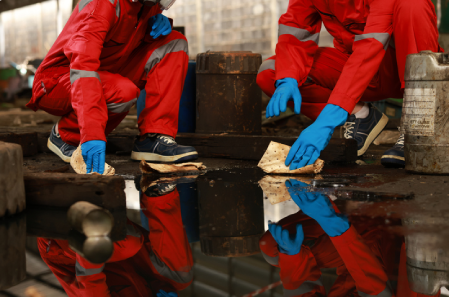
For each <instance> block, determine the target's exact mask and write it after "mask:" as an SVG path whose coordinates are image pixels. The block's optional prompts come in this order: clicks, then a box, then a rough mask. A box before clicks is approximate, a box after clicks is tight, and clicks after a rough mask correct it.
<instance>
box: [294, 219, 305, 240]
mask: <svg viewBox="0 0 449 297" xmlns="http://www.w3.org/2000/svg"><path fill="white" fill-rule="evenodd" d="M303 241H304V230H303V229H302V225H301V224H298V225H296V238H295V243H296V244H297V245H301V244H302V242H303Z"/></svg>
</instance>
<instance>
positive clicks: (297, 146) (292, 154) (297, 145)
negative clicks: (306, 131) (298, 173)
mask: <svg viewBox="0 0 449 297" xmlns="http://www.w3.org/2000/svg"><path fill="white" fill-rule="evenodd" d="M300 147H301V141H300V138H298V139H297V140H296V141H295V143H294V144H293V146H292V147H291V148H290V151H289V152H288V155H287V159H285V166H290V164H291V163H292V161H293V159H294V158H295V156H296V153H297V152H298V150H299V149H300Z"/></svg>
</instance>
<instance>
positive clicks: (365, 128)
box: [343, 104, 388, 156]
mask: <svg viewBox="0 0 449 297" xmlns="http://www.w3.org/2000/svg"><path fill="white" fill-rule="evenodd" d="M387 123H388V117H387V116H386V115H384V114H383V113H382V112H380V111H379V110H378V109H377V108H376V107H374V106H373V105H372V104H369V114H368V116H367V117H366V118H364V119H357V118H356V117H355V115H353V114H352V115H350V116H349V118H348V120H347V122H346V123H345V125H344V126H343V128H345V135H344V136H345V138H346V139H355V140H356V141H357V149H358V150H357V155H358V156H361V155H363V154H364V153H365V152H366V150H367V149H368V147H369V146H370V145H371V143H372V142H373V141H374V140H375V139H376V137H377V136H379V134H380V132H382V130H383V129H384V128H385V126H386V125H387Z"/></svg>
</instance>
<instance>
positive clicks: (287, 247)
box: [259, 180, 440, 297]
mask: <svg viewBox="0 0 449 297" xmlns="http://www.w3.org/2000/svg"><path fill="white" fill-rule="evenodd" d="M286 185H287V188H288V191H289V193H290V195H291V196H292V199H293V200H294V201H295V203H296V204H297V205H298V206H299V207H300V208H301V211H300V212H298V213H296V214H293V215H291V216H289V217H286V218H284V219H282V220H281V221H279V222H278V223H277V224H274V223H271V222H269V231H267V232H266V233H265V234H264V235H263V237H262V238H261V239H260V241H259V244H260V249H261V251H262V254H263V256H264V258H265V260H266V261H267V262H268V263H269V264H271V265H274V266H276V267H280V269H281V270H280V277H281V280H282V285H283V287H284V296H287V297H293V296H302V297H306V296H329V297H331V296H332V297H348V296H363V297H367V296H381V297H389V296H397V297H418V296H419V297H424V296H426V295H422V294H417V293H415V292H412V291H411V290H410V288H409V285H408V278H407V271H406V261H405V259H406V255H405V246H404V244H403V242H402V239H400V238H396V239H391V237H390V236H388V234H386V233H385V231H382V230H380V229H379V228H378V226H379V225H382V223H381V222H378V221H371V222H370V223H368V224H367V223H366V222H363V221H361V222H356V221H354V222H351V223H350V222H349V220H348V218H347V217H345V216H343V215H342V214H340V213H339V211H338V209H337V207H336V206H335V204H333V202H332V201H331V200H330V199H329V198H328V197H327V196H325V195H323V194H320V193H316V192H315V193H313V192H312V193H310V192H307V189H306V188H305V187H307V185H305V184H303V183H301V182H298V181H294V180H290V181H287V182H286ZM352 223H354V224H352ZM398 239H399V240H398ZM401 245H402V248H401ZM399 255H400V257H399ZM399 258H400V261H399ZM398 267H399V272H398ZM321 268H337V275H338V278H337V280H336V281H335V283H334V285H333V286H332V288H331V290H330V291H329V293H328V294H326V291H325V289H324V286H323V283H322V282H321V271H320V269H321ZM392 280H394V281H397V289H396V290H395V289H394V288H393V287H392V286H391V283H390V281H392ZM436 296H440V294H439V293H438V294H437V295H436Z"/></svg>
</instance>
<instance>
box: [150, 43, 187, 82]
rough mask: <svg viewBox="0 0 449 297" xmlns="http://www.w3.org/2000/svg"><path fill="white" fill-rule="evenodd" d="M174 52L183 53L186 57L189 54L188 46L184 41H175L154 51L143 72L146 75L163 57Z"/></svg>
mask: <svg viewBox="0 0 449 297" xmlns="http://www.w3.org/2000/svg"><path fill="white" fill-rule="evenodd" d="M176 52H185V53H186V54H187V55H188V54H189V46H188V44H187V41H186V40H184V39H175V40H172V41H170V42H169V43H167V44H165V45H163V46H161V47H159V48H157V49H155V50H154V52H153V53H152V54H151V56H150V58H149V59H148V61H147V63H146V65H145V71H146V72H147V74H148V73H149V72H150V71H151V69H153V67H154V66H156V64H157V63H159V62H160V61H161V60H162V59H163V58H164V57H165V55H167V54H168V53H176Z"/></svg>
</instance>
